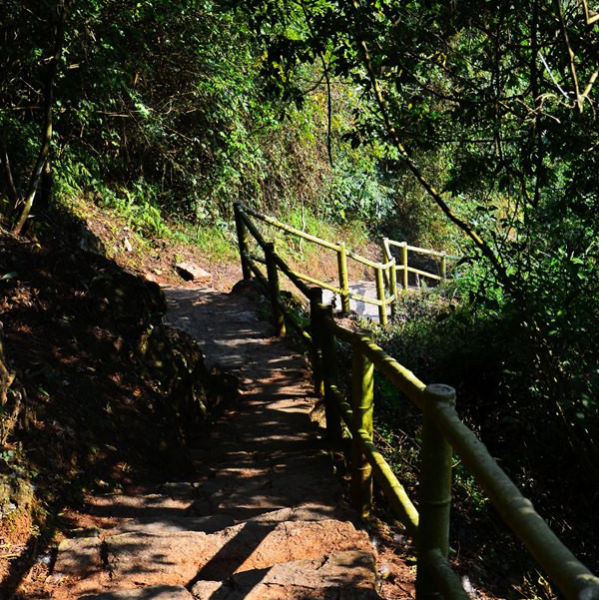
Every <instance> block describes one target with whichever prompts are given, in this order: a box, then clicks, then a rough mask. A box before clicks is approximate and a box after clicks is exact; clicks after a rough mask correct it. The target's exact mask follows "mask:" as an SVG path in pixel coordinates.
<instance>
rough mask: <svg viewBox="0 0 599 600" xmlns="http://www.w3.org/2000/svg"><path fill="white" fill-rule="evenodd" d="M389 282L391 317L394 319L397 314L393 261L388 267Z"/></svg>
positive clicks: (395, 273)
mask: <svg viewBox="0 0 599 600" xmlns="http://www.w3.org/2000/svg"><path fill="white" fill-rule="evenodd" d="M389 275H390V278H389V282H390V287H391V295H392V296H393V303H392V304H391V316H392V317H395V315H396V314H397V301H398V297H397V265H396V264H395V259H394V258H393V259H392V260H391V266H390V267H389Z"/></svg>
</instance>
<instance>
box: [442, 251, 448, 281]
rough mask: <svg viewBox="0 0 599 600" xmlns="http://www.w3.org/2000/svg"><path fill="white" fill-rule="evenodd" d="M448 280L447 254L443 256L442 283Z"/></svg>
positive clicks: (444, 253)
mask: <svg viewBox="0 0 599 600" xmlns="http://www.w3.org/2000/svg"><path fill="white" fill-rule="evenodd" d="M446 279H447V252H443V254H442V255H441V281H445V280H446Z"/></svg>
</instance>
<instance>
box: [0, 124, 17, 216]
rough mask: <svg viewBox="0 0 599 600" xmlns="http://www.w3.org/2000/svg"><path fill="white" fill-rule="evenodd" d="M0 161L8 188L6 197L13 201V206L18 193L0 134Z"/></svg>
mask: <svg viewBox="0 0 599 600" xmlns="http://www.w3.org/2000/svg"><path fill="white" fill-rule="evenodd" d="M0 163H1V164H2V171H3V175H4V180H5V181H6V187H7V189H8V199H9V200H10V201H11V202H12V203H13V206H14V205H15V204H16V203H17V200H18V198H19V194H18V193H17V188H16V186H15V181H14V179H13V176H12V169H11V166H10V160H9V158H8V152H7V151H6V144H5V143H4V138H3V137H2V136H1V135H0Z"/></svg>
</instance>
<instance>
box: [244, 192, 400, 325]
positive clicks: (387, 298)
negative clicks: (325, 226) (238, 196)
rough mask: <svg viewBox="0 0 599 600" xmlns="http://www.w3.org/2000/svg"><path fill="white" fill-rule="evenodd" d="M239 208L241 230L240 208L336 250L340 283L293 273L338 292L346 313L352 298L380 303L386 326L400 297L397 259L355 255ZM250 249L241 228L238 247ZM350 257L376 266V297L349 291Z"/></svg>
mask: <svg viewBox="0 0 599 600" xmlns="http://www.w3.org/2000/svg"><path fill="white" fill-rule="evenodd" d="M236 207H238V208H236V209H235V221H236V223H237V228H238V231H240V230H239V211H241V212H243V214H245V215H246V216H251V217H253V218H254V219H257V220H259V221H261V222H262V223H265V224H267V225H270V226H272V227H275V228H276V229H279V230H281V231H284V232H285V233H288V234H290V235H294V236H297V237H299V238H300V239H303V240H306V241H308V242H311V243H313V244H316V245H317V246H320V247H321V248H324V249H325V250H329V251H331V252H334V253H335V254H336V255H337V269H338V272H339V285H338V286H335V285H331V284H330V283H327V282H325V281H321V280H319V279H317V278H315V277H312V276H311V275H308V274H306V273H300V272H294V275H295V276H296V277H298V278H300V279H301V280H303V281H306V282H308V283H311V284H313V285H317V286H318V287H321V288H323V289H325V290H329V291H331V292H333V294H338V295H339V297H340V298H341V308H342V311H343V312H344V313H348V312H349V310H350V308H349V301H350V299H354V300H358V301H360V302H364V303H366V304H373V305H375V306H377V307H378V313H379V322H380V323H381V325H383V326H385V325H387V321H388V314H387V313H388V308H389V307H391V310H393V306H394V303H395V302H396V300H397V298H398V296H397V269H396V264H395V259H394V258H392V257H391V258H389V260H388V261H387V262H385V263H380V262H376V261H373V260H370V259H368V258H365V257H364V256H360V255H359V254H356V253H355V252H352V251H351V250H349V249H348V248H347V247H346V245H345V244H344V243H343V242H339V243H337V244H335V243H333V242H329V241H327V240H323V239H321V238H319V237H316V236H314V235H310V234H309V233H306V232H305V231H301V230H300V229H296V228H295V227H291V226H290V225H287V224H285V223H281V221H278V220H277V219H275V218H273V217H269V216H268V215H263V214H262V213H259V212H258V211H255V210H252V209H251V208H249V207H246V206H242V205H241V204H239V203H237V204H236ZM241 226H242V228H243V227H244V225H243V223H242V225H241ZM248 227H250V228H251V229H252V235H254V234H255V232H256V231H258V230H257V228H256V226H255V224H254V223H251V225H248ZM259 235H260V237H261V238H262V239H263V240H264V238H263V237H262V235H261V234H260V233H259ZM255 237H256V236H255V235H254V238H255ZM247 249H248V238H247V236H246V234H245V233H244V232H243V231H242V234H241V237H239V250H240V252H241V253H242V254H243V252H247ZM349 260H354V261H355V262H357V263H359V264H361V265H364V266H365V267H368V268H370V269H373V271H374V280H375V282H376V291H377V294H376V295H377V297H376V298H369V297H367V296H362V295H360V294H356V293H354V292H352V291H351V290H350V288H349V269H348V262H349ZM257 262H261V259H259V260H258V261H257ZM248 268H249V267H247V265H245V266H243V269H244V271H243V274H244V277H245V276H246V275H247V269H248Z"/></svg>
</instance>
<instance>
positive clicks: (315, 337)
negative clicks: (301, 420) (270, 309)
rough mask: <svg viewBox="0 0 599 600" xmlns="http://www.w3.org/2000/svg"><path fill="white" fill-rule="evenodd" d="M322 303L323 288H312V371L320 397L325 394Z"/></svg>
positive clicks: (316, 393)
mask: <svg viewBox="0 0 599 600" xmlns="http://www.w3.org/2000/svg"><path fill="white" fill-rule="evenodd" d="M321 305H322V288H319V287H314V288H311V289H310V333H311V335H312V373H313V377H314V393H315V395H316V396H317V397H318V398H322V397H323V395H324V379H323V374H322V323H321V320H322V319H321V314H320V306H321Z"/></svg>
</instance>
